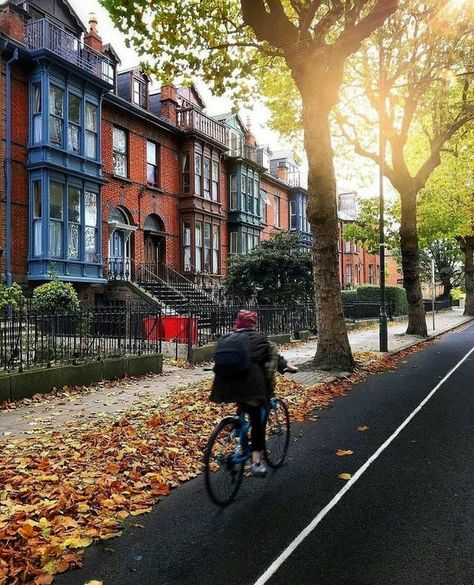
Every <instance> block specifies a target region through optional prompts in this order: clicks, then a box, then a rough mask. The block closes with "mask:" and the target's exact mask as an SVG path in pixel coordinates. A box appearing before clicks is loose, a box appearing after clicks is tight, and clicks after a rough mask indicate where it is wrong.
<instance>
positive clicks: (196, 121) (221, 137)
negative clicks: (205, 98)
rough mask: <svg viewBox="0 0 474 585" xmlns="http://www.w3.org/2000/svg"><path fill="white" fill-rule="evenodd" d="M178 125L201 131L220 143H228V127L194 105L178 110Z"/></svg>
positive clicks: (183, 128) (182, 127)
mask: <svg viewBox="0 0 474 585" xmlns="http://www.w3.org/2000/svg"><path fill="white" fill-rule="evenodd" d="M178 126H179V127H180V128H181V129H182V130H185V131H193V132H199V133H200V134H203V135H204V136H207V137H208V138H212V139H213V140H215V141H216V142H219V143H220V144H223V145H227V128H226V127H225V126H224V124H221V123H220V122H217V121H216V120H213V119H212V118H210V117H209V116H206V114H203V113H202V112H200V111H198V110H196V109H195V108H193V107H188V108H181V109H179V110H178Z"/></svg>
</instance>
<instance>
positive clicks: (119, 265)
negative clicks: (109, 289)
mask: <svg viewBox="0 0 474 585" xmlns="http://www.w3.org/2000/svg"><path fill="white" fill-rule="evenodd" d="M136 229H137V228H136V227H135V226H132V225H130V220H129V218H128V216H127V214H126V212H125V210H124V209H121V208H120V207H114V209H112V211H111V212H110V215H109V277H110V278H114V279H119V280H129V279H130V278H131V276H132V265H131V254H130V235H131V234H132V233H133V232H134V231H135V230H136Z"/></svg>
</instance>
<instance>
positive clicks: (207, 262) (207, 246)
mask: <svg viewBox="0 0 474 585" xmlns="http://www.w3.org/2000/svg"><path fill="white" fill-rule="evenodd" d="M204 272H211V224H210V223H205V224H204Z"/></svg>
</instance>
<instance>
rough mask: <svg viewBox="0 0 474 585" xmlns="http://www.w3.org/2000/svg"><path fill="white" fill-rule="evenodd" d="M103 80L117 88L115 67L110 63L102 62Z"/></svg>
mask: <svg viewBox="0 0 474 585" xmlns="http://www.w3.org/2000/svg"><path fill="white" fill-rule="evenodd" d="M102 79H103V80H104V81H107V82H108V83H110V85H113V86H114V88H115V67H114V65H112V63H111V62H110V61H103V62H102Z"/></svg>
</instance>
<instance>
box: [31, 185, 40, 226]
mask: <svg viewBox="0 0 474 585" xmlns="http://www.w3.org/2000/svg"><path fill="white" fill-rule="evenodd" d="M33 217H34V218H35V219H36V218H38V217H41V183H40V181H35V182H34V183H33Z"/></svg>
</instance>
